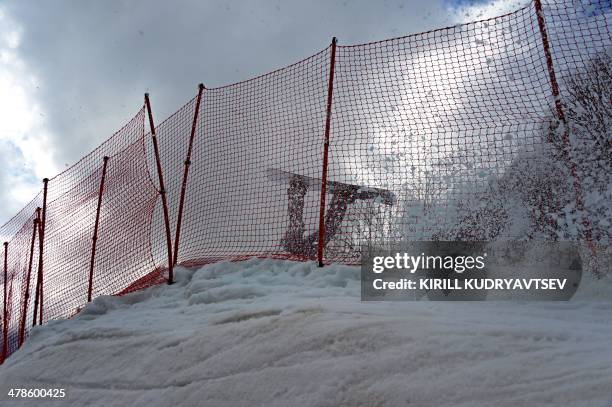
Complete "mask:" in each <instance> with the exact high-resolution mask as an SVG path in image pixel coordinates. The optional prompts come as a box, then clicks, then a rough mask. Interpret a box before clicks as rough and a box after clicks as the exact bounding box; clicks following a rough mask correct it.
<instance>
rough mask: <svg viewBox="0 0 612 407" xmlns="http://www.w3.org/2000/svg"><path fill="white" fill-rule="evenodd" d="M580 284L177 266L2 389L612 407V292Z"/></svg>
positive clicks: (66, 331)
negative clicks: (473, 286)
mask: <svg viewBox="0 0 612 407" xmlns="http://www.w3.org/2000/svg"><path fill="white" fill-rule="evenodd" d="M584 279H585V281H584V282H583V284H582V286H581V287H580V289H579V291H578V293H577V294H576V297H575V298H574V299H573V300H572V301H570V302H520V303H519V302H477V303H464V302H429V301H420V302H375V303H371V302H370V303H366V302H363V303H362V302H360V297H359V295H360V282H359V268H357V267H348V266H339V265H332V266H327V267H325V268H322V269H320V268H317V267H316V266H315V264H314V263H297V262H290V261H281V260H268V259H263V260H262V259H252V260H249V261H246V262H241V263H229V262H222V263H217V264H212V265H208V266H205V267H203V268H201V269H199V270H197V271H195V272H194V271H190V270H186V269H178V270H177V283H176V284H174V285H172V286H159V287H153V288H151V289H148V290H144V291H141V292H137V293H134V294H130V295H127V296H124V297H100V298H97V299H96V300H95V301H94V302H93V303H91V304H89V305H88V306H87V307H86V308H85V309H84V310H83V311H82V312H81V313H80V314H79V315H77V316H76V317H74V318H73V319H70V320H62V321H52V322H50V323H49V324H47V325H46V326H43V327H40V328H35V329H34V330H33V332H32V337H31V338H30V340H29V341H28V342H27V343H26V345H25V346H24V348H22V350H20V351H18V352H17V353H16V354H14V355H13V356H12V357H11V358H9V359H8V360H7V362H6V363H5V365H4V366H2V367H1V368H0V389H2V391H3V392H4V393H5V394H6V391H5V390H4V389H6V388H8V387H10V386H15V385H19V387H29V388H41V387H43V388H57V387H62V388H66V389H67V392H68V398H67V399H65V400H63V401H57V402H53V401H46V402H45V403H43V404H45V405H49V406H52V405H61V406H64V405H67V406H85V405H87V406H107V405H118V406H146V407H154V406H172V405H176V406H178V405H181V406H466V407H467V406H470V407H471V406H604V407H605V406H608V405H609V406H612V347H611V346H610V338H612V301H611V300H610V298H612V297H611V296H610V293H612V281H611V279H609V278H608V279H604V280H601V281H592V280H590V277H589V276H585V277H584ZM2 397H4V398H2V399H0V400H2V401H1V402H0V404H2V405H3V406H4V405H18V406H28V405H39V403H40V402H37V401H36V400H28V401H24V400H20V401H13V402H7V401H5V400H6V398H5V397H6V396H4V395H3V396H2ZM11 403H12V404H11Z"/></svg>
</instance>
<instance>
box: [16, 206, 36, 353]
mask: <svg viewBox="0 0 612 407" xmlns="http://www.w3.org/2000/svg"><path fill="white" fill-rule="evenodd" d="M39 218H40V208H36V217H35V218H34V225H33V226H32V240H31V241H30V258H29V260H28V273H27V275H26V289H25V293H24V295H23V310H22V312H21V320H20V321H19V342H18V347H20V348H21V345H23V340H24V339H25V323H26V316H27V314H28V301H29V300H30V280H31V276H32V264H33V263H34V247H35V243H36V231H37V229H38V222H39Z"/></svg>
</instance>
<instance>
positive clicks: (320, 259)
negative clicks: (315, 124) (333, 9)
mask: <svg viewBox="0 0 612 407" xmlns="http://www.w3.org/2000/svg"><path fill="white" fill-rule="evenodd" d="M337 42H338V41H337V39H336V37H334V38H333V39H332V43H331V57H330V65H329V82H328V86H327V113H326V117H325V144H324V147H323V170H322V174H321V202H320V206H319V242H318V245H317V260H318V263H319V267H323V247H324V246H325V219H324V217H325V194H326V193H327V166H328V160H329V132H330V128H331V114H332V100H333V94H334V70H335V67H336V43H337Z"/></svg>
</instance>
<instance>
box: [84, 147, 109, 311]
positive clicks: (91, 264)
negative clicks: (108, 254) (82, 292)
mask: <svg viewBox="0 0 612 407" xmlns="http://www.w3.org/2000/svg"><path fill="white" fill-rule="evenodd" d="M108 159H109V157H108V156H104V158H103V161H104V162H103V164H102V177H101V178H100V191H99V193H98V207H97V208H96V222H95V224H94V234H93V238H92V242H91V259H90V261H89V285H88V286H87V302H91V293H92V291H93V272H94V262H95V258H96V246H97V243H98V230H99V227H100V209H101V208H102V196H103V194H104V181H105V180H106V167H107V165H108Z"/></svg>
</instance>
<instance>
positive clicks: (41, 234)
mask: <svg viewBox="0 0 612 407" xmlns="http://www.w3.org/2000/svg"><path fill="white" fill-rule="evenodd" d="M48 186H49V178H44V179H43V207H42V218H41V221H40V222H39V224H38V226H39V231H38V279H37V282H36V297H35V299H34V321H33V324H32V325H33V326H34V325H36V313H37V312H38V311H40V312H39V315H38V324H39V325H42V320H43V250H44V242H45V224H46V221H47V190H48ZM39 307H40V310H39Z"/></svg>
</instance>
